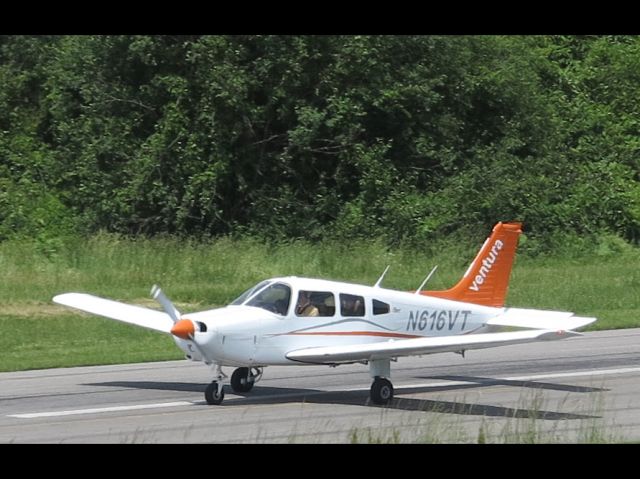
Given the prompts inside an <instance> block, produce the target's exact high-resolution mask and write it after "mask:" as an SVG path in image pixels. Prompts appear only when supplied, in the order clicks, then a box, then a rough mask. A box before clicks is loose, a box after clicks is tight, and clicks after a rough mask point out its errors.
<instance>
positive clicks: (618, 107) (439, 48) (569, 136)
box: [0, 36, 640, 250]
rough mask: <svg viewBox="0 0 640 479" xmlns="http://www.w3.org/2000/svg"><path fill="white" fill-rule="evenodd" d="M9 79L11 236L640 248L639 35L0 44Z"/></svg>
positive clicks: (4, 201) (2, 167) (4, 161)
mask: <svg viewBox="0 0 640 479" xmlns="http://www.w3.org/2000/svg"><path fill="white" fill-rule="evenodd" d="M0 82H1V83H2V85H3V87H2V89H1V90H0V240H2V239H7V238H21V237H35V238H37V239H38V240H39V241H40V242H41V244H42V245H43V246H44V247H45V248H50V249H56V248H57V243H56V241H58V239H59V238H61V237H64V236H66V235H71V234H77V233H78V232H80V233H91V232H96V231H99V230H106V231H110V232H118V233H124V234H144V235H158V234H165V233H168V234H178V235H184V236H186V235H188V236H193V237H198V238H204V237H209V236H219V235H227V234H233V235H244V234H250V235H256V234H257V235H259V236H260V237H262V238H270V239H294V238H305V239H309V240H319V239H322V238H326V237H329V236H331V237H338V238H342V239H352V238H356V237H363V238H372V237H377V238H383V239H384V241H386V242H387V243H392V244H393V243H399V242H410V243H413V244H414V245H418V244H423V243H425V242H428V241H431V240H433V239H435V238H439V237H441V236H443V235H445V234H447V235H448V234H452V233H458V234H461V235H469V233H470V232H474V233H473V234H474V238H476V239H477V238H482V237H484V235H486V233H487V231H488V230H489V228H490V227H491V226H492V225H493V224H494V223H495V222H496V221H498V220H511V219H519V220H523V221H524V222H525V224H526V228H527V230H526V231H527V233H528V234H529V238H530V243H529V247H530V249H531V250H536V248H537V249H540V250H544V248H545V246H544V245H545V243H543V241H542V240H541V239H542V238H545V241H547V239H548V238H550V237H557V236H558V235H559V234H572V235H574V236H575V237H578V236H582V237H585V236H590V235H602V234H613V235H618V236H621V237H623V238H625V239H626V240H629V241H632V242H636V243H637V242H638V241H639V240H640V182H639V180H640V173H639V172H640V159H639V148H640V136H639V135H638V132H639V131H638V130H639V129H640V120H639V119H638V118H640V116H639V114H640V102H639V101H638V98H640V38H639V37H611V36H606V37H604V36H603V37H575V36H569V37H557V36H532V37H526V36H525V37H520V36H518V37H501V36H480V37H476V36H469V37H467V36H445V37H439V36H157V37H156V36H41V37H29V36H1V37H0ZM536 241H538V243H536Z"/></svg>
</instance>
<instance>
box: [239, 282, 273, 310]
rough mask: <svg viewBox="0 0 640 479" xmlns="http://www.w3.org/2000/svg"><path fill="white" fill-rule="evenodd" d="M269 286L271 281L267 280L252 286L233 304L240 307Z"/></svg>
mask: <svg viewBox="0 0 640 479" xmlns="http://www.w3.org/2000/svg"><path fill="white" fill-rule="evenodd" d="M268 284H269V280H265V281H261V282H260V283H258V284H256V285H255V286H251V287H250V288H249V289H248V290H246V291H245V292H244V293H242V294H241V295H240V296H238V297H237V298H236V299H234V300H233V302H232V303H231V304H235V305H239V304H242V303H244V302H245V301H246V300H247V299H249V297H250V296H251V295H253V294H254V293H257V292H258V291H260V290H261V289H262V288H264V287H265V286H266V285H268Z"/></svg>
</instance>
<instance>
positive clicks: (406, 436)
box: [346, 389, 626, 444]
mask: <svg viewBox="0 0 640 479" xmlns="http://www.w3.org/2000/svg"><path fill="white" fill-rule="evenodd" d="M456 402H459V404H460V411H464V409H465V405H468V402H467V401H466V400H465V399H464V398H463V399H462V400H460V401H456ZM548 411H556V412H557V414H558V416H559V417H561V418H558V419H549V418H546V417H545V416H546V414H548ZM604 411H605V405H604V396H603V394H602V392H601V391H598V392H593V393H590V394H589V395H588V396H587V397H585V398H583V399H582V400H581V401H579V402H578V403H574V402H572V401H569V400H568V397H556V398H555V399H553V400H552V399H551V398H550V397H549V396H547V395H545V394H544V393H543V391H542V390H541V389H537V390H533V391H531V390H523V391H521V394H520V397H519V398H518V401H517V405H516V407H515V408H513V409H510V408H507V409H506V412H505V416H504V417H497V416H494V417H489V416H483V417H482V418H481V421H480V423H479V424H478V423H477V421H473V420H471V419H472V416H469V417H467V416H465V415H464V414H457V415H455V414H454V415H452V414H443V411H441V410H438V409H437V408H434V409H424V410H423V411H422V416H415V415H413V416H410V417H407V418H404V419H402V418H400V423H401V424H400V425H399V426H393V427H387V426H385V425H383V424H381V425H380V427H355V428H352V429H351V430H350V431H349V433H348V435H347V438H346V442H349V443H351V444H400V443H419V444H615V443H621V442H625V441H626V438H625V437H624V436H623V435H622V434H621V432H620V430H619V429H618V428H617V426H616V424H615V422H614V421H611V420H606V419H605V418H604ZM563 415H566V417H564V418H562V416H563ZM580 416H583V417H582V418H580ZM396 421H398V418H396ZM381 423H382V421H381Z"/></svg>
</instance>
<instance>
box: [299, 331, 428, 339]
mask: <svg viewBox="0 0 640 479" xmlns="http://www.w3.org/2000/svg"><path fill="white" fill-rule="evenodd" d="M287 334H289V335H295V336H378V337H383V338H424V337H425V336H418V335H415V334H402V333H382V332H376V331H327V332H323V333H287Z"/></svg>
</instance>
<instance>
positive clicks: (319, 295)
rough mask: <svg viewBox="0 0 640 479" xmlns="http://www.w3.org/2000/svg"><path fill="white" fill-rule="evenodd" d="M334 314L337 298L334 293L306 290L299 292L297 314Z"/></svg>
mask: <svg viewBox="0 0 640 479" xmlns="http://www.w3.org/2000/svg"><path fill="white" fill-rule="evenodd" d="M334 314H336V300H335V298H334V296H333V293H329V292H326V291H304V290H300V293H298V302H297V303H296V316H333V315H334Z"/></svg>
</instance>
